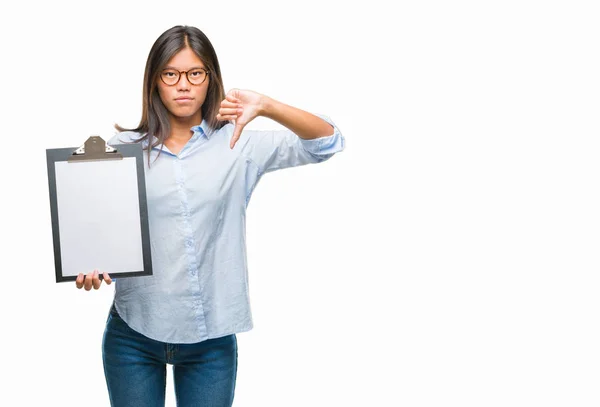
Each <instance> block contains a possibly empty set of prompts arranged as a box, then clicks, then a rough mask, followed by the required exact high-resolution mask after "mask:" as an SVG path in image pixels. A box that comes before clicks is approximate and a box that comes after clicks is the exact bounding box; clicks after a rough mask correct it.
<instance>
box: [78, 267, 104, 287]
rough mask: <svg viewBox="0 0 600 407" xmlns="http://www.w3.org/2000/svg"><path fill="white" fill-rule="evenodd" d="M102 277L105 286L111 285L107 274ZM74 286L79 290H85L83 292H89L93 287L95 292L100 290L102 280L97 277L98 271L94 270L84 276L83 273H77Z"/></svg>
mask: <svg viewBox="0 0 600 407" xmlns="http://www.w3.org/2000/svg"><path fill="white" fill-rule="evenodd" d="M102 277H103V280H104V281H105V282H106V285H110V283H112V279H111V278H110V276H109V275H108V273H106V272H104V273H102ZM75 285H76V286H77V288H79V289H81V288H85V291H90V290H91V289H92V287H94V290H97V289H99V288H100V285H102V280H100V277H99V276H98V270H94V272H93V273H87V274H85V275H84V274H83V273H79V275H78V276H77V279H76V280H75Z"/></svg>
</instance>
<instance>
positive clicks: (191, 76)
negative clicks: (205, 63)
mask: <svg viewBox="0 0 600 407" xmlns="http://www.w3.org/2000/svg"><path fill="white" fill-rule="evenodd" d="M187 76H188V81H190V83H192V84H194V85H200V84H201V83H202V82H204V80H205V79H206V72H205V71H204V69H193V70H191V71H189V72H188V74H187Z"/></svg>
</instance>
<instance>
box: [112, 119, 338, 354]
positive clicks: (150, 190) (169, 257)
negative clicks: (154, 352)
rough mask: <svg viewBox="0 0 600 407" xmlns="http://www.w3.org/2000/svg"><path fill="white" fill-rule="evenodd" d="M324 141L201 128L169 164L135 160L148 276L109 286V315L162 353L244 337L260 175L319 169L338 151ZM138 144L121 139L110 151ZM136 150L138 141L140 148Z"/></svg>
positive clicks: (166, 155)
mask: <svg viewBox="0 0 600 407" xmlns="http://www.w3.org/2000/svg"><path fill="white" fill-rule="evenodd" d="M319 117H321V118H322V119H324V120H326V121H327V122H328V123H330V124H331V125H332V126H333V134H332V135H330V136H326V137H321V138H318V139H312V140H303V139H301V138H299V137H298V136H296V135H295V134H294V133H292V132H291V131H289V130H287V129H286V130H273V131H264V130H244V131H243V132H242V134H241V137H240V139H239V140H238V142H237V143H236V145H235V147H234V148H233V150H231V149H230V148H229V142H230V140H231V137H232V134H233V125H232V124H230V123H228V124H227V125H225V126H224V127H223V128H221V129H218V130H215V131H211V129H210V128H209V127H208V126H207V123H206V121H202V123H201V124H200V125H198V126H194V127H192V129H191V130H192V131H193V135H192V138H191V139H190V140H189V141H188V143H187V144H186V145H185V147H184V148H183V149H182V150H181V151H180V152H179V154H172V153H171V152H170V151H169V149H168V148H167V147H166V146H163V147H162V152H161V153H160V156H158V159H156V158H157V155H158V152H159V149H160V146H159V147H155V148H153V149H152V151H151V158H150V164H151V165H150V167H148V162H147V151H144V167H145V169H146V171H145V177H146V193H147V199H148V221H149V225H150V245H151V256H152V269H153V275H152V276H144V277H129V278H119V279H118V281H115V307H116V309H117V311H118V312H119V315H120V316H121V318H123V320H125V322H127V324H128V325H129V326H130V327H131V328H132V329H134V330H136V331H137V332H139V333H141V334H143V335H145V336H147V337H149V338H152V339H155V340H158V341H162V342H167V343H195V342H200V341H204V340H207V339H211V338H218V337H221V336H225V335H229V334H232V333H239V332H244V331H249V330H250V329H252V327H253V323H252V315H251V311H250V298H249V292H248V270H247V259H246V237H245V232H246V207H247V206H248V201H249V200H250V197H251V195H252V191H253V190H254V188H256V185H257V184H258V181H259V180H260V179H261V177H262V175H263V174H265V173H267V172H270V171H275V170H279V169H283V168H288V167H294V166H300V165H305V164H310V163H319V162H323V161H325V160H327V159H329V158H330V157H331V156H333V155H334V154H335V153H336V152H338V151H342V150H343V149H344V144H345V141H344V137H343V136H342V134H341V133H340V131H339V129H338V128H337V127H336V126H335V125H334V124H333V123H332V122H331V120H330V119H329V118H328V117H326V116H322V115H319ZM139 137H140V134H138V133H134V132H122V133H119V134H117V135H115V136H114V137H113V138H112V139H110V140H109V142H108V144H111V145H116V144H121V143H128V142H132V141H133V140H135V139H137V138H139ZM142 143H143V145H144V147H147V146H148V141H147V140H144V141H143V142H142Z"/></svg>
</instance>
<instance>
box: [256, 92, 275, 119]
mask: <svg viewBox="0 0 600 407" xmlns="http://www.w3.org/2000/svg"><path fill="white" fill-rule="evenodd" d="M275 103H276V102H275V100H273V99H271V98H270V97H268V96H265V95H262V97H261V100H260V105H259V113H260V116H264V117H267V118H269V119H272V116H273V111H274V105H275Z"/></svg>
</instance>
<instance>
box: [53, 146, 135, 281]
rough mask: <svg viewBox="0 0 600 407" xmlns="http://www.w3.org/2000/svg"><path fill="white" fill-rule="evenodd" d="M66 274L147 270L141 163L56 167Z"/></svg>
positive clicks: (64, 164) (129, 159) (130, 160)
mask: <svg viewBox="0 0 600 407" xmlns="http://www.w3.org/2000/svg"><path fill="white" fill-rule="evenodd" d="M55 169H56V195H57V204H58V227H59V231H60V250H61V259H62V275H63V276H76V275H78V274H79V273H89V272H92V271H94V270H95V269H98V270H99V272H104V271H106V272H108V273H109V274H118V273H123V272H131V271H142V270H143V269H144V262H143V252H142V232H141V224H140V207H139V196H138V181H137V170H136V161H135V158H133V157H124V158H123V160H106V161H88V162H75V163H69V162H66V161H60V162H56V163H55Z"/></svg>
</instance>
